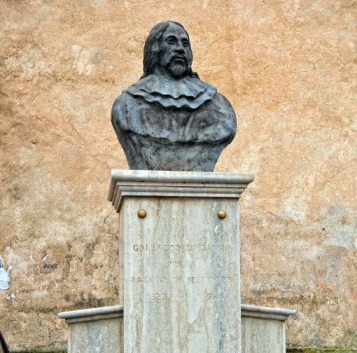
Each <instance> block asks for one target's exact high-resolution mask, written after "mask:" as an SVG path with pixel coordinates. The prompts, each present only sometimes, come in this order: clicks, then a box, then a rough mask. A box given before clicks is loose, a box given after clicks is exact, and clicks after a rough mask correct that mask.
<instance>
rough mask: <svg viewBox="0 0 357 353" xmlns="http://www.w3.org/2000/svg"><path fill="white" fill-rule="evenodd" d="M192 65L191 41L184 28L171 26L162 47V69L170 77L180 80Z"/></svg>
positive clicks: (163, 38) (166, 32)
mask: <svg viewBox="0 0 357 353" xmlns="http://www.w3.org/2000/svg"><path fill="white" fill-rule="evenodd" d="M191 65H192V52H191V47H190V41H189V39H188V36H187V34H186V32H185V31H184V29H183V28H181V27H179V26H176V25H174V24H172V25H170V26H169V27H168V28H167V30H166V31H165V33H164V35H163V37H162V43H161V45H160V68H161V70H163V71H164V72H166V73H168V74H169V75H171V76H173V77H175V78H180V77H183V76H185V75H186V74H187V73H188V69H189V68H191Z"/></svg>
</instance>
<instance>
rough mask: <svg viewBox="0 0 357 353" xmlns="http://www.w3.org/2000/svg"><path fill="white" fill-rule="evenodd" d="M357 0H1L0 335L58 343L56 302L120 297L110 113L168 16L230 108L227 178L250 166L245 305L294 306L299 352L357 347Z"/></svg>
mask: <svg viewBox="0 0 357 353" xmlns="http://www.w3.org/2000/svg"><path fill="white" fill-rule="evenodd" d="M356 11H357V10H356V3H355V2H354V1H349V0H334V1H332V0H317V1H316V0H315V1H311V0H284V1H283V0H278V1H273V2H272V1H267V0H253V1H252V0H249V1H248V0H240V1H236V0H234V1H231V0H220V1H212V0H192V1H190V3H189V5H188V3H185V2H178V3H177V2H176V1H151V0H147V1H142V0H136V1H130V0H127V1H109V0H107V1H106V0H93V1H87V0H86V1H80V2H73V1H68V0H60V1H56V2H51V1H45V0H29V1H5V0H3V1H1V6H0V22H1V29H0V38H1V44H2V45H1V51H0V73H1V75H0V80H1V85H0V148H1V160H0V163H1V165H0V176H1V186H2V187H1V188H0V198H1V209H0V256H1V257H2V261H3V264H4V268H5V269H8V268H9V267H10V266H12V270H11V272H10V276H11V282H10V287H9V288H8V289H4V290H0V330H1V331H2V332H3V333H4V335H5V336H6V338H7V340H8V341H9V344H10V346H11V347H13V348H14V349H15V348H16V349H18V350H21V349H24V348H26V347H27V348H31V347H50V346H52V347H62V346H64V342H65V340H66V327H65V323H64V322H63V321H61V320H59V319H57V317H56V314H57V313H58V312H60V311H66V310H73V309H79V308H88V307H93V306H103V305H114V304H117V299H116V298H117V296H118V293H117V291H118V286H117V282H118V272H119V268H118V246H117V243H118V236H117V234H118V216H117V214H115V212H114V211H113V208H112V206H111V205H110V204H109V203H108V202H107V201H106V193H107V188H108V180H109V173H110V170H111V169H112V168H118V169H127V163H126V161H125V158H124V154H123V152H122V150H121V149H120V147H119V144H118V142H117V140H116V136H115V133H114V131H113V130H112V126H111V123H110V110H111V105H112V103H113V101H114V99H115V97H116V96H118V95H119V94H120V92H121V91H122V90H123V89H125V88H127V87H128V86H129V85H130V84H132V83H133V82H135V81H136V80H137V79H138V78H139V77H140V76H141V74H142V51H143V44H144V41H145V38H146V36H147V34H148V32H149V30H150V29H151V28H152V27H153V25H154V24H156V23H157V22H160V21H163V20H167V19H171V20H175V21H178V22H181V23H183V24H184V26H185V27H186V28H187V30H188V32H189V34H190V37H191V42H192V48H193V54H194V62H193V69H194V71H197V72H198V73H199V75H200V77H201V79H202V80H204V81H206V82H209V83H211V84H212V85H214V86H215V87H217V88H218V90H219V91H220V92H221V93H223V94H224V95H225V96H226V97H227V98H228V99H229V100H230V101H231V102H232V105H233V107H234V109H235V111H236V114H237V119H238V134H237V137H236V138H235V140H234V141H233V143H232V144H231V145H230V146H229V147H228V148H227V149H226V150H225V151H224V153H223V155H222V157H221V159H220V160H219V162H218V165H217V167H216V171H225V172H240V173H254V174H256V179H255V181H254V183H253V184H252V185H251V186H250V187H249V188H248V190H247V191H246V193H245V194H244V196H243V197H242V199H241V209H242V216H241V236H242V239H241V253H242V259H241V262H242V264H241V266H242V269H241V273H242V277H241V279H242V295H243V302H244V303H246V304H256V305H264V306H278V307H284V308H290V309H295V310H297V312H298V314H297V315H296V316H295V317H294V318H292V319H289V322H288V327H287V340H288V346H289V347H325V348H326V347H327V348H328V347H355V348H356V347H357V327H356V326H357V325H356V322H357V312H356V305H355V303H356V298H357V220H356V218H357V212H356V211H357V179H356V178H357V177H356V176H357V118H356V116H357V109H356V71H357V70H356Z"/></svg>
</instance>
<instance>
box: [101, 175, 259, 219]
mask: <svg viewBox="0 0 357 353" xmlns="http://www.w3.org/2000/svg"><path fill="white" fill-rule="evenodd" d="M253 179H254V176H253V175H250V174H235V173H209V172H171V171H151V170H118V169H114V170H112V173H111V178H110V185H109V192H108V200H109V201H111V202H112V204H113V206H114V208H115V209H116V211H117V212H119V210H120V207H121V204H122V201H123V197H125V196H131V197H137V196H140V197H143V196H144V197H153V196H156V197H188V198H235V199H239V197H240V195H241V194H242V193H243V191H244V190H245V189H246V187H247V186H248V184H249V183H251V182H252V181H253Z"/></svg>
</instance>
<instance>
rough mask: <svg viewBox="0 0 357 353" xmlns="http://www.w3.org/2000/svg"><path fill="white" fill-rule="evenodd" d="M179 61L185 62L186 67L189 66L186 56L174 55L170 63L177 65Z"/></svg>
mask: <svg viewBox="0 0 357 353" xmlns="http://www.w3.org/2000/svg"><path fill="white" fill-rule="evenodd" d="M177 61H183V62H184V63H185V65H186V66H188V60H187V58H186V56H185V55H181V54H173V55H172V56H171V58H170V63H176V64H177Z"/></svg>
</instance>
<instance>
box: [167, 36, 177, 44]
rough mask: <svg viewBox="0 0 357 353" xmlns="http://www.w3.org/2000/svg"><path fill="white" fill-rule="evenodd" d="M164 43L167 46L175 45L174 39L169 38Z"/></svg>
mask: <svg viewBox="0 0 357 353" xmlns="http://www.w3.org/2000/svg"><path fill="white" fill-rule="evenodd" d="M166 42H167V43H168V44H175V43H176V40H175V38H174V37H169V38H167V39H166Z"/></svg>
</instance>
